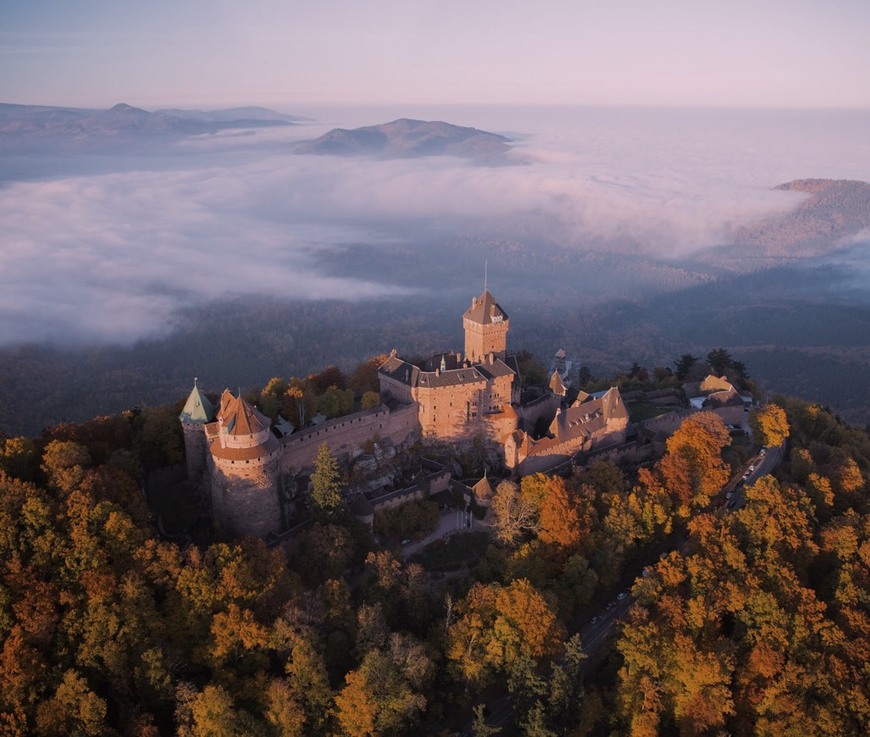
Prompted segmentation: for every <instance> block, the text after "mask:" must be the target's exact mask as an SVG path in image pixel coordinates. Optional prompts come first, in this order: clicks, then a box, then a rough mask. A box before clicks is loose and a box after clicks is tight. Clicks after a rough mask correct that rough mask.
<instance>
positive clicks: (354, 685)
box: [335, 633, 433, 737]
mask: <svg viewBox="0 0 870 737" xmlns="http://www.w3.org/2000/svg"><path fill="white" fill-rule="evenodd" d="M432 675H433V666H432V662H431V661H430V660H429V658H428V657H427V655H426V653H425V649H424V647H423V646H422V644H421V643H419V642H416V641H415V640H414V639H413V638H411V637H409V636H407V635H400V634H397V633H393V634H392V635H391V637H390V641H389V645H388V647H387V648H386V649H385V650H370V651H369V652H368V653H366V655H365V657H364V658H363V661H362V663H361V664H360V667H359V668H357V669H356V670H354V671H351V672H350V673H348V674H347V675H346V676H345V682H346V685H345V687H344V688H343V689H342V690H341V691H340V692H339V693H338V695H337V696H336V697H335V705H336V717H337V720H338V723H339V724H340V726H341V728H342V731H343V732H344V734H346V735H349V737H371V736H373V735H381V734H389V733H397V732H398V730H399V729H401V728H404V729H405V730H407V729H408V727H409V726H410V725H411V724H412V723H413V722H414V721H415V720H416V719H417V718H418V716H419V715H420V714H421V713H422V712H423V710H424V709H425V708H426V703H427V702H426V696H425V695H424V692H425V691H426V690H427V689H426V687H427V685H428V684H429V682H430V680H431V677H432Z"/></svg>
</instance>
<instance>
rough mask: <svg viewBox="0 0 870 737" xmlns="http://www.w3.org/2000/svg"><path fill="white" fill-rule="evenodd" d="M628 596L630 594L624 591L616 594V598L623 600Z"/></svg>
mask: <svg viewBox="0 0 870 737" xmlns="http://www.w3.org/2000/svg"><path fill="white" fill-rule="evenodd" d="M626 596H628V594H626V593H625V592H624V591H620V592H619V593H618V594H617V595H616V599H617V601H622V600H623V599H624V598H625V597H626Z"/></svg>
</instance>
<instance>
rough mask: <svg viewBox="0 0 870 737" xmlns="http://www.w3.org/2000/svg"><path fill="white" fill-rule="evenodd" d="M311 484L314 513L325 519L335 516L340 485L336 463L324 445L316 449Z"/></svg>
mask: <svg viewBox="0 0 870 737" xmlns="http://www.w3.org/2000/svg"><path fill="white" fill-rule="evenodd" d="M311 484H312V486H313V487H314V488H313V489H312V491H311V503H312V505H313V507H314V511H315V512H316V513H320V514H323V515H325V516H327V517H333V516H335V514H336V512H337V511H338V510H339V508H340V507H341V487H342V483H341V475H340V474H339V472H338V461H336V460H335V456H333V455H332V452H331V451H330V450H329V445H327V444H326V443H322V444H321V446H320V447H319V448H318V449H317V457H316V458H315V459H314V473H313V474H311Z"/></svg>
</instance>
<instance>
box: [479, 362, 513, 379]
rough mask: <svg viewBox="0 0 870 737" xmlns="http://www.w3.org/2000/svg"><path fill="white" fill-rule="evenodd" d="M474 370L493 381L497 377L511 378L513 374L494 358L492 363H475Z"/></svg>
mask: <svg viewBox="0 0 870 737" xmlns="http://www.w3.org/2000/svg"><path fill="white" fill-rule="evenodd" d="M474 368H476V369H477V370H478V371H480V373H481V374H483V375H484V376H485V377H486V378H488V379H494V378H495V377H497V376H511V375H513V374H514V373H515V372H514V370H513V369H512V368H511V367H510V366H508V365H507V364H506V363H505V362H504V361H502V360H501V359H500V358H496V359H495V360H494V361H493V362H492V363H476V364H474Z"/></svg>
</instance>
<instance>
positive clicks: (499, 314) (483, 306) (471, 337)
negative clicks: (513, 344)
mask: <svg viewBox="0 0 870 737" xmlns="http://www.w3.org/2000/svg"><path fill="white" fill-rule="evenodd" d="M462 325H463V327H464V328H465V358H466V359H468V360H469V361H471V363H472V364H475V363H482V362H484V361H486V360H487V356H489V354H490V353H492V354H493V355H494V356H495V357H496V358H500V359H501V360H504V358H505V353H506V351H507V332H508V327H510V320H509V319H508V316H507V313H506V312H505V311H504V310H503V309H502V308H501V306H500V305H499V304H498V302H496V301H495V299H494V298H493V296H492V295H491V294H490V293H489V290H488V289H484V290H483V294H481V295H480V296H479V297H473V298H472V300H471V307H469V308H468V309H467V310H466V311H465V314H464V315H463V316H462Z"/></svg>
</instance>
